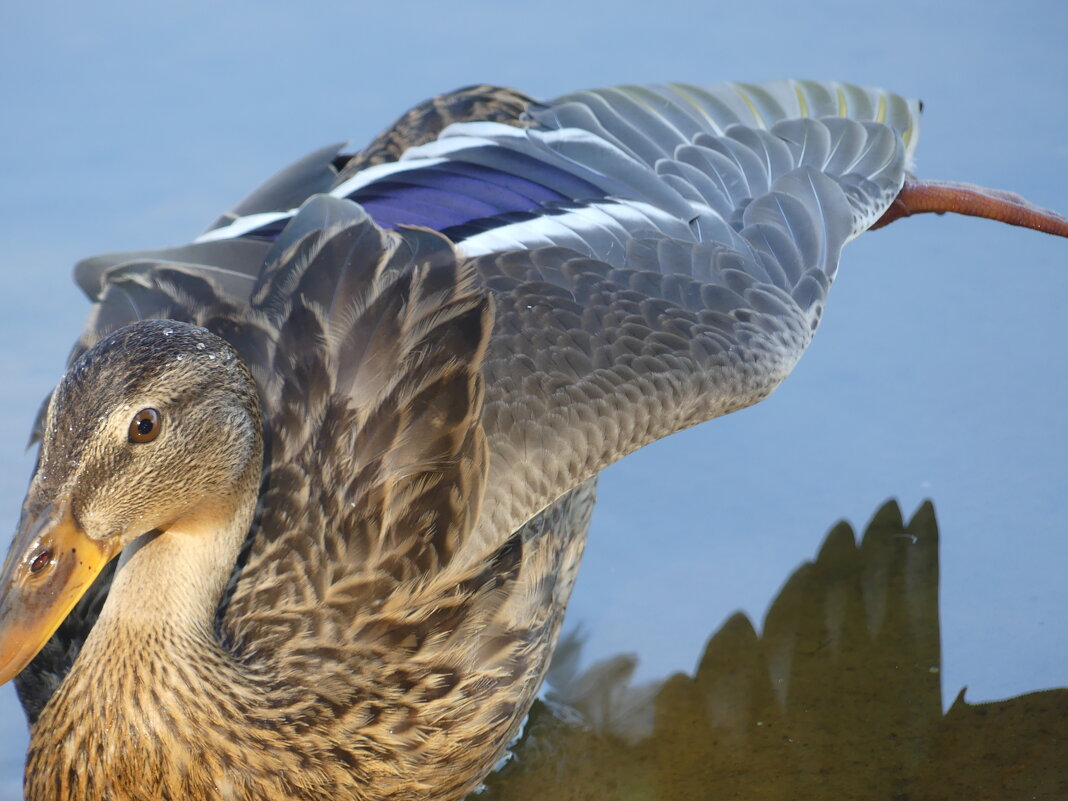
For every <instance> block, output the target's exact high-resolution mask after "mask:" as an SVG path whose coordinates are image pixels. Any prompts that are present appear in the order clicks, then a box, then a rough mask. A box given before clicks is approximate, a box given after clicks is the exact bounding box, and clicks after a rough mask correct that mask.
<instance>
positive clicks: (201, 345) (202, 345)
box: [197, 342, 207, 350]
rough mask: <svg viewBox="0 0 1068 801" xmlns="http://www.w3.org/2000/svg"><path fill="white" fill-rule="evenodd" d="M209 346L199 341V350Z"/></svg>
mask: <svg viewBox="0 0 1068 801" xmlns="http://www.w3.org/2000/svg"><path fill="white" fill-rule="evenodd" d="M206 347H207V346H206V345H205V344H204V343H203V342H198V343H197V350H204V348H206Z"/></svg>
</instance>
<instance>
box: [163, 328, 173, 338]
mask: <svg viewBox="0 0 1068 801" xmlns="http://www.w3.org/2000/svg"><path fill="white" fill-rule="evenodd" d="M173 333H174V329H173V328H164V329H163V335H164V336H166V337H169V336H170V335H171V334H173Z"/></svg>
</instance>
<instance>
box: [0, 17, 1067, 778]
mask: <svg viewBox="0 0 1068 801" xmlns="http://www.w3.org/2000/svg"><path fill="white" fill-rule="evenodd" d="M717 5H719V6H721V7H719V8H716V7H715V6H717ZM723 6H726V7H723ZM865 6H866V4H858V3H855V2H830V1H826V0H825V1H823V2H821V1H820V0H814V1H813V2H810V3H806V4H803V5H799V4H795V3H793V2H785V1H780V0H775V1H774V2H765V3H762V4H761V11H760V12H759V13H757V12H755V11H752V10H742V8H743V4H729V5H727V4H713V3H708V2H682V1H681V0H661V2H658V3H656V4H638V3H626V2H617V3H615V4H613V6H612V11H611V13H606V12H605V10H604V6H603V5H601V4H589V5H588V6H587V5H581V4H577V3H575V2H573V0H571V1H570V2H560V1H559V0H543V2H540V3H537V4H525V5H523V6H514V7H513V6H505V5H503V4H500V3H488V2H478V3H464V4H462V5H460V4H453V5H447V4H442V3H429V2H427V3H410V4H406V5H405V8H404V10H403V11H400V10H398V9H396V8H392V7H386V6H374V7H366V6H365V5H364V4H355V3H341V2H338V3H321V4H313V5H307V6H304V7H302V8H301V10H300V11H299V12H297V11H296V10H295V7H294V6H292V4H286V3H257V4H253V3H250V2H234V3H229V4H226V5H225V6H223V5H222V4H218V5H216V4H213V3H207V2H200V3H187V4H183V5H182V7H181V8H172V7H169V8H167V9H166V11H163V10H148V9H147V7H146V6H144V5H143V4H138V3H133V2H128V3H122V2H101V3H97V4H92V5H91V6H83V5H76V4H73V3H40V4H35V5H33V6H32V7H31V6H30V5H29V4H24V5H20V6H17V7H11V8H6V9H5V11H4V13H3V17H4V19H3V21H2V24H0V103H2V105H0V108H3V120H4V123H5V124H4V125H2V126H0V175H2V176H3V179H2V183H0V229H2V230H0V237H2V239H0V241H2V243H3V251H2V255H0V274H2V276H3V281H4V290H3V292H2V293H0V367H2V369H3V372H4V375H5V380H4V381H3V384H2V388H0V454H2V455H3V456H2V458H3V459H4V464H5V465H6V467H4V469H3V470H0V515H2V516H3V519H6V520H8V521H9V523H8V531H11V530H13V529H14V525H15V522H16V520H17V515H18V507H19V503H20V501H21V497H22V493H23V490H24V489H25V483H26V480H27V477H28V474H29V470H30V467H31V457H30V455H29V454H26V453H25V452H24V450H23V448H24V443H25V440H26V436H27V434H28V431H29V427H30V424H31V421H32V418H33V416H34V414H35V412H36V410H37V406H38V404H39V403H40V401H41V399H42V398H43V397H44V396H45V394H46V393H47V391H48V389H49V388H50V386H51V385H52V384H53V383H54V382H55V380H56V379H57V378H58V376H59V374H60V372H61V370H62V366H63V362H64V359H65V356H66V352H67V349H68V348H69V346H70V343H71V342H72V341H73V340H74V339H75V338H76V336H77V335H78V333H79V331H80V328H81V325H82V322H83V319H84V315H85V313H86V311H87V305H86V303H85V302H84V301H83V300H82V299H81V298H80V297H79V295H78V293H77V291H76V290H75V288H74V287H73V285H72V284H71V283H70V281H69V279H68V275H69V268H70V266H71V265H72V264H73V263H74V261H75V260H76V259H78V258H80V257H82V256H85V255H88V254H92V253H96V252H102V251H107V250H119V249H123V250H125V249H133V248H138V247H151V246H160V245H166V244H176V243H179V242H183V241H186V240H188V239H189V238H190V237H191V236H193V235H195V234H196V233H198V232H199V231H200V230H201V229H202V228H203V227H204V226H205V225H206V224H207V223H208V222H210V221H211V220H212V219H214V217H215V216H216V215H217V214H218V213H219V212H220V211H222V210H223V209H225V208H227V207H229V206H230V205H231V204H232V203H233V202H235V201H236V200H237V199H238V198H240V197H241V196H242V195H244V194H245V193H246V192H247V191H248V190H249V189H250V188H252V187H253V186H254V185H256V184H257V183H258V182H259V181H260V180H262V179H263V178H265V177H266V176H268V175H269V174H270V173H272V172H273V171H274V170H275V169H277V168H278V167H280V166H282V165H284V164H286V163H287V162H288V161H290V160H291V159H293V158H295V157H297V156H299V155H302V154H303V153H304V152H305V151H307V150H310V149H312V148H313V147H317V146H319V145H322V144H325V143H327V142H331V141H337V140H341V139H349V138H351V139H353V140H355V141H357V142H363V141H366V140H368V139H369V138H370V137H371V136H373V135H374V134H375V133H376V132H377V131H378V130H379V129H380V128H381V127H382V126H383V125H385V124H386V123H388V122H389V121H391V120H392V119H393V117H395V116H396V115H397V114H399V113H400V112H401V111H403V110H404V109H405V108H407V107H408V106H410V105H411V104H412V103H414V102H417V101H418V100H421V99H422V98H424V97H426V96H428V95H430V94H433V93H436V92H439V91H444V90H447V89H451V88H454V87H457V86H460V85H464V84H470V83H476V82H494V83H499V84H505V85H513V86H515V87H517V88H519V89H522V90H524V91H526V92H528V93H531V94H534V95H540V96H552V95H555V94H559V93H562V92H564V91H567V90H571V89H576V88H584V87H590V86H599V85H609V84H613V83H626V82H647V81H656V80H670V79H679V80H686V81H691V82H713V81H717V80H725V79H740V80H751V81H759V80H766V79H773V78H779V77H788V76H796V77H813V78H828V79H842V80H849V81H853V82H858V83H865V84H872V85H881V86H886V87H888V88H892V89H895V90H897V91H900V92H902V93H905V94H908V95H911V96H918V97H920V98H922V99H923V100H924V101H925V103H926V113H925V118H924V125H923V130H922V134H921V141H920V146H919V149H918V155H917V160H918V172H919V173H921V174H922V175H924V176H929V177H938V178H946V179H956V180H967V181H973V182H976V183H982V184H987V185H990V186H997V187H1001V188H1006V189H1012V190H1014V191H1017V192H1020V193H1022V194H1024V195H1025V196H1027V197H1029V198H1030V199H1031V200H1033V201H1035V202H1037V203H1040V204H1042V205H1046V206H1051V207H1057V208H1060V209H1061V210H1062V211H1068V190H1066V189H1065V186H1066V178H1068V143H1066V140H1065V137H1064V131H1065V130H1066V128H1068V111H1066V105H1065V103H1064V102H1063V101H1064V89H1063V86H1064V81H1065V78H1066V77H1068V53H1066V51H1065V49H1064V47H1063V35H1064V31H1065V30H1068V7H1066V6H1061V5H1057V4H1052V3H1048V2H1026V1H1025V2H1015V3H1013V4H1011V6H1008V7H1003V6H1002V4H1000V3H994V2H979V3H976V2H969V3H963V2H959V3H958V2H941V3H930V2H921V1H919V0H917V1H916V2H898V3H895V4H888V5H886V6H884V7H880V8H879V9H868V8H866V7H865ZM745 7H746V9H751V8H752V7H751V6H750V5H749V4H745ZM513 9H516V10H513ZM839 276H840V277H839V280H838V282H837V284H836V286H835V287H834V289H833V291H832V295H831V300H830V302H829V305H828V308H827V312H826V314H825V316H824V320H823V324H822V327H821V330H820V332H819V334H818V335H817V337H816V340H815V342H814V343H813V345H812V347H811V349H810V351H809V353H808V354H807V355H806V356H805V358H804V359H803V361H802V362H801V365H800V366H799V367H798V369H797V370H796V371H795V373H794V375H793V376H791V377H790V379H789V380H788V381H787V382H786V383H785V384H784V385H783V386H782V388H781V389H780V390H779V391H778V392H777V393H776V394H775V395H774V396H773V397H772V398H771V399H769V400H768V401H766V402H765V403H762V404H760V405H759V406H757V407H755V408H753V409H750V410H747V411H745V412H742V413H739V414H736V415H734V416H731V417H729V418H725V419H722V420H717V421H713V422H711V423H709V424H707V425H704V426H701V427H699V428H698V429H695V430H693V431H689V432H684V433H683V434H681V435H678V436H676V437H673V438H670V439H669V440H666V441H663V442H661V443H658V444H657V445H655V446H653V447H650V448H648V449H646V450H645V451H644V452H641V453H639V454H636V455H635V456H633V457H631V458H629V459H627V460H626V461H624V462H623V463H621V464H619V465H617V466H615V467H613V468H612V469H610V470H609V471H607V473H606V475H605V478H604V480H603V483H602V489H601V503H600V506H599V509H598V512H597V516H596V518H595V523H594V530H593V532H592V541H591V544H590V547H589V551H588V554H587V559H586V561H585V563H584V565H583V570H582V574H581V576H580V580H579V584H578V586H577V588H576V591H575V597H574V601H573V604H572V609H571V613H570V614H571V624H570V625H575V624H578V623H580V622H581V623H582V625H583V626H584V628H585V629H586V630H587V631H588V633H589V640H588V642H587V644H586V649H585V652H584V653H585V658H586V659H589V660H592V659H597V658H600V657H604V656H608V655H610V654H615V653H619V652H635V653H637V654H638V656H639V658H640V667H639V677H640V678H656V677H662V676H664V675H666V674H667V673H669V672H671V671H675V670H684V669H685V670H692V668H693V665H694V662H695V660H696V659H697V658H698V656H699V654H700V652H701V649H702V647H703V643H704V640H705V639H706V638H707V636H708V634H709V632H710V631H711V630H712V629H714V628H715V627H717V626H718V625H719V624H720V623H721V622H722V621H723V620H724V619H725V618H726V617H727V616H728V615H730V614H731V613H732V612H733V611H734V610H737V609H742V610H744V611H746V612H747V613H749V615H750V616H751V617H752V618H753V619H754V620H757V621H759V619H760V618H761V616H762V615H763V613H764V611H765V609H766V608H767V605H768V603H769V602H770V600H771V599H772V597H773V596H774V595H775V593H776V591H777V590H778V588H779V585H780V583H781V582H782V581H783V580H784V578H785V577H786V576H787V575H789V574H790V572H791V571H792V570H793V569H794V568H796V566H797V565H798V564H799V563H800V562H802V561H803V560H805V559H808V558H811V557H812V556H813V554H814V552H815V550H816V548H817V547H818V546H819V543H820V541H821V540H822V536H823V534H824V533H825V531H826V530H827V528H828V527H829V526H830V525H831V524H832V523H833V522H834V521H836V520H837V519H839V518H843V517H844V518H847V519H849V520H851V521H852V522H854V523H855V524H856V525H857V526H862V525H863V524H864V523H865V522H866V520H867V519H868V517H869V516H870V515H871V514H872V512H873V511H874V509H875V508H876V507H877V506H879V505H880V504H881V503H882V502H883V501H884V500H885V499H886V498H888V497H897V498H899V499H900V501H901V504H902V506H903V508H904V510H905V512H906V515H908V514H910V513H911V511H912V510H913V509H914V508H915V507H916V506H917V505H918V504H919V503H920V501H921V500H922V499H924V498H932V499H934V502H935V505H936V508H937V510H938V515H939V522H940V524H941V530H942V546H941V547H942V554H941V568H942V585H941V603H942V640H943V642H942V646H943V664H942V673H941V675H942V680H943V690H944V694H945V698H946V701H947V703H948V701H949V700H951V699H952V697H953V696H955V695H956V693H957V691H958V690H959V689H960V688H961V687H962V686H964V685H967V686H968V688H969V689H968V698H969V700H972V701H979V700H990V699H996V698H1004V697H1008V696H1012V695H1017V694H1020V693H1024V692H1028V691H1032V690H1036V689H1044V688H1050V687H1057V686H1064V685H1066V684H1068V668H1066V667H1065V665H1068V637H1066V636H1065V634H1066V625H1065V621H1064V610H1065V609H1066V608H1068V582H1066V581H1065V579H1064V574H1065V570H1066V568H1068V536H1066V534H1068V531H1066V528H1068V525H1066V522H1065V520H1066V518H1065V514H1064V505H1065V499H1066V498H1068V469H1066V467H1065V453H1066V452H1068V415H1065V409H1068V361H1066V359H1065V358H1064V354H1065V351H1066V349H1068V328H1066V326H1065V323H1064V320H1065V309H1066V307H1068V242H1065V241H1064V240H1054V239H1053V238H1051V237H1043V236H1040V235H1038V234H1035V233H1033V232H1029V231H1023V230H1019V229H1010V228H1007V227H1003V226H998V225H995V224H993V223H987V222H979V221H974V220H967V219H949V218H930V219H915V220H907V221H903V222H901V223H898V224H896V225H894V226H893V227H892V228H890V229H888V230H885V231H878V232H874V233H871V234H865V235H864V236H862V237H861V238H860V239H859V240H857V241H856V242H854V243H852V244H850V245H849V246H848V247H847V248H846V250H845V253H844V255H843V260H842V268H841V271H840V273H839ZM0 693H2V695H0V798H7V797H10V798H16V797H18V793H19V790H18V788H19V775H20V771H21V763H22V755H23V752H24V749H25V743H26V735H25V724H24V721H23V719H22V716H21V712H20V711H19V709H18V707H17V702H16V701H15V699H14V693H13V692H12V690H11V688H10V687H5V688H3V690H0Z"/></svg>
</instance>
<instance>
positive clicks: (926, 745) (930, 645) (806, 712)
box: [481, 502, 1068, 801]
mask: <svg viewBox="0 0 1068 801" xmlns="http://www.w3.org/2000/svg"><path fill="white" fill-rule="evenodd" d="M580 650H581V636H572V637H571V638H569V639H568V640H566V641H565V642H564V643H563V644H562V645H561V648H560V650H559V652H558V654H557V658H556V660H555V662H554V665H553V669H552V671H551V672H550V676H549V691H548V692H547V693H546V698H545V701H544V702H539V703H538V704H537V705H536V706H535V707H534V709H533V710H532V712H531V715H530V718H529V720H528V723H527V726H526V729H525V731H524V733H523V736H522V737H521V739H520V740H519V741H518V742H517V743H516V744H515V746H514V748H513V750H512V758H511V759H510V760H509V761H508V763H507V764H506V765H505V766H504V767H503V768H502V769H501V770H499V771H498V772H497V773H495V774H494V775H492V776H491V777H490V779H489V780H488V781H487V785H486V788H485V789H484V792H483V794H482V795H481V799H484V801H523V800H525V799H548V798H552V799H556V800H559V801H567V799H584V801H600V800H601V799H605V800H607V799H613V800H615V799H626V800H627V801H630V800H632V799H633V800H635V801H637V800H638V799H656V800H657V801H667V800H668V799H672V800H674V799H678V800H679V801H695V800H696V799H702V800H704V799H709V800H711V801H719V800H720V799H748V800H752V801H764V800H765V799H767V800H768V801H771V799H776V800H777V801H778V800H779V799H781V800H782V801H787V800H788V799H789V800H791V801H795V800H796V799H835V800H836V801H840V800H842V799H887V800H888V801H935V799H938V800H939V801H944V800H945V799H974V800H976V801H978V800H980V799H991V800H992V801H993V800H994V799H996V800H997V801H1013V800H1014V799H1021V800H1022V799H1050V801H1053V800H1054V799H1057V801H1064V799H1068V690H1066V689H1055V690H1048V691H1044V692H1035V693H1031V694H1028V695H1023V696H1019V697H1016V698H1011V699H1009V700H1006V701H1000V702H996V703H985V704H977V705H973V704H969V703H967V702H966V701H965V700H964V693H963V691H961V693H960V694H959V695H958V696H957V698H956V700H955V701H954V702H953V704H952V705H951V706H950V708H949V711H948V712H946V713H945V714H943V713H942V690H941V681H940V671H939V665H940V646H939V617H938V529H937V524H936V521H935V515H934V508H933V507H932V506H931V504H930V503H927V504H924V505H923V506H922V507H921V508H920V509H919V510H918V511H917V513H916V515H915V516H914V517H913V518H912V520H911V521H910V522H909V523H908V524H907V525H905V524H904V523H903V521H902V518H901V512H900V510H899V509H898V506H897V504H896V503H893V502H890V503H887V504H886V505H884V506H883V507H882V508H881V509H880V510H879V511H878V512H877V514H876V515H875V517H874V519H873V520H872V521H871V523H870V524H869V526H868V529H867V531H865V533H864V536H863V539H862V540H861V542H860V543H859V544H857V542H856V540H855V537H854V534H853V530H852V529H851V528H850V527H849V526H848V525H846V524H845V523H841V524H839V525H837V526H836V527H835V528H834V529H832V530H831V532H830V533H829V534H828V535H827V538H826V540H825V541H824V543H823V546H822V548H821V550H820V552H819V555H818V557H817V558H816V560H815V561H814V562H812V563H807V564H804V565H802V566H801V567H800V568H798V569H797V570H796V571H795V572H794V574H793V575H792V576H790V577H789V579H788V580H787V581H786V584H785V586H784V587H783V589H782V591H781V592H780V593H779V596H778V597H777V598H776V599H775V601H774V602H773V603H772V606H771V609H770V610H769V611H768V614H767V617H766V619H765V622H764V628H763V634H762V635H758V634H757V632H756V631H755V630H754V627H753V625H752V624H751V623H750V621H749V620H748V619H747V618H746V617H745V616H744V615H741V614H738V615H735V616H734V617H732V618H731V619H730V620H728V621H727V622H726V623H725V624H724V625H723V626H722V628H720V630H719V631H717V632H716V633H715V634H714V635H713V636H712V638H711V639H710V640H709V642H708V645H707V647H706V649H705V653H704V656H703V657H702V659H701V662H700V664H699V666H698V668H697V671H696V673H695V675H693V676H687V675H683V674H677V675H675V676H672V677H670V678H669V679H667V680H666V681H664V682H660V683H656V684H651V685H646V686H641V687H632V686H631V685H630V678H631V676H632V674H633V671H634V668H635V665H636V662H635V659H634V657H631V656H617V657H614V658H612V659H608V660H606V661H604V662H601V663H598V664H596V665H594V666H593V667H591V668H589V669H588V670H586V671H584V672H579V670H578V669H577V668H578V663H579V655H580Z"/></svg>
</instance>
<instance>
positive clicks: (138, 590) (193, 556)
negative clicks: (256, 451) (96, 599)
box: [86, 493, 255, 648]
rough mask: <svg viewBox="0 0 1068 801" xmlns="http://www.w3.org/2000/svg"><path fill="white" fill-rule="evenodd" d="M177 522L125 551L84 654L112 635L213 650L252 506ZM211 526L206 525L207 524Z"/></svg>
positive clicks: (227, 506) (232, 506)
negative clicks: (205, 642) (206, 642)
mask: <svg viewBox="0 0 1068 801" xmlns="http://www.w3.org/2000/svg"><path fill="white" fill-rule="evenodd" d="M244 495H247V496H249V497H242V498H241V499H240V500H235V502H233V503H219V504H216V505H214V506H215V509H217V510H220V511H221V513H218V512H214V510H213V512H214V513H211V514H201V515H198V516H189V517H186V518H183V519H181V520H178V521H177V522H176V523H174V524H173V525H171V526H168V527H167V529H166V530H163V531H157V532H150V533H148V534H145V535H144V536H142V537H140V538H138V539H137V540H135V541H134V542H132V543H130V544H129V545H128V546H126V548H125V549H124V550H123V553H122V556H120V558H119V568H118V570H117V571H116V573H115V578H114V580H113V581H112V585H111V589H110V591H109V592H108V598H107V601H106V602H105V604H104V607H103V609H102V610H101V613H100V617H99V619H98V620H97V622H96V624H95V625H94V627H93V631H92V633H91V634H90V639H89V640H88V641H87V642H86V648H90V647H91V646H92V645H93V644H94V643H93V642H92V641H93V640H95V641H96V642H97V643H99V644H103V647H105V648H106V647H107V646H106V643H107V642H108V641H110V639H111V637H112V636H114V635H115V634H117V633H122V634H125V635H127V636H132V637H133V638H134V641H136V640H137V639H138V638H140V637H141V636H150V637H151V639H152V640H153V641H156V642H160V641H163V642H166V641H172V642H183V643H188V642H189V640H190V639H194V640H198V639H202V638H207V639H210V640H211V641H212V642H213V643H214V642H216V636H215V631H214V621H215V614H216V611H217V609H218V606H219V601H220V599H221V597H222V594H223V591H224V590H225V589H226V585H227V582H228V581H229V579H230V575H231V572H232V571H233V566H234V564H235V562H236V561H237V558H238V554H239V553H240V550H241V546H242V544H243V542H244V540H245V537H246V535H247V533H248V529H249V526H250V525H251V523H252V516H253V512H254V508H255V498H254V496H252V494H251V493H245V494H244ZM208 521H210V522H208Z"/></svg>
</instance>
